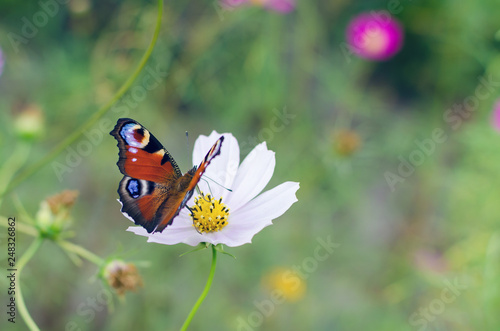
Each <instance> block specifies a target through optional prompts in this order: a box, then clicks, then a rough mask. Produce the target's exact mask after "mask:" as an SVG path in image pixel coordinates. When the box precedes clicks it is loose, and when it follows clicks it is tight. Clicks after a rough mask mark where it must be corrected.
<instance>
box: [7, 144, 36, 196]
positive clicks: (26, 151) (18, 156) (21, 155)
mask: <svg viewBox="0 0 500 331" xmlns="http://www.w3.org/2000/svg"><path fill="white" fill-rule="evenodd" d="M30 149H31V144H29V143H26V142H20V143H19V144H17V145H16V147H15V148H14V151H13V152H12V154H11V156H10V157H9V158H8V159H7V160H6V161H5V163H4V164H3V166H2V168H1V169H0V198H1V197H2V196H3V194H4V192H6V191H7V188H8V184H9V183H10V180H11V179H12V177H13V176H14V174H15V173H16V171H18V170H19V169H20V168H21V167H22V166H23V165H24V163H25V162H26V160H27V159H28V156H29V155H30ZM0 203H1V200H0Z"/></svg>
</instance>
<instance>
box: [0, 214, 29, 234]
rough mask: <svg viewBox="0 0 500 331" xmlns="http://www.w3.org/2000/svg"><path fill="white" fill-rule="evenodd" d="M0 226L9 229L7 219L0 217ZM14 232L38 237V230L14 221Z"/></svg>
mask: <svg viewBox="0 0 500 331" xmlns="http://www.w3.org/2000/svg"><path fill="white" fill-rule="evenodd" d="M0 226H3V227H6V228H7V227H9V223H8V222H7V217H4V216H0ZM16 231H19V232H22V233H25V234H27V235H30V236H33V237H36V236H38V230H37V229H36V228H35V227H33V226H31V225H28V224H24V223H20V222H17V221H16Z"/></svg>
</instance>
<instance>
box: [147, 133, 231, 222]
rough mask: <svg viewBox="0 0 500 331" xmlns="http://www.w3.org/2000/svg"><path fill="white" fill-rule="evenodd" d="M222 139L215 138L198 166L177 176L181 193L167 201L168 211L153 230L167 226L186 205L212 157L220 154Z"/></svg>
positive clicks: (222, 137)
mask: <svg viewBox="0 0 500 331" xmlns="http://www.w3.org/2000/svg"><path fill="white" fill-rule="evenodd" d="M223 141H224V136H221V137H220V138H219V139H217V141H216V142H215V144H214V145H213V146H212V147H211V148H210V150H209V151H208V153H207V155H206V156H205V158H204V159H203V161H202V162H201V163H200V165H199V166H198V167H194V168H193V169H191V170H189V171H188V172H187V173H185V174H184V175H183V176H182V177H181V178H179V180H178V182H179V185H178V186H179V187H181V188H182V189H181V190H180V192H181V194H179V195H178V196H176V199H172V200H170V201H169V202H172V205H170V206H169V213H167V214H166V215H165V218H164V219H163V220H162V222H161V223H160V224H159V225H158V227H157V229H156V231H155V232H161V231H163V229H165V227H167V226H168V225H170V224H171V223H172V220H173V219H174V218H175V216H177V215H178V214H179V212H180V211H181V209H182V208H184V207H185V206H186V203H187V202H188V200H189V199H190V198H191V196H192V195H193V191H194V189H195V188H196V185H197V184H198V182H199V181H200V179H201V176H202V175H203V173H204V172H205V170H206V168H207V166H208V165H209V164H210V162H211V161H212V160H213V159H214V157H216V156H217V155H219V154H220V150H221V147H222V142H223Z"/></svg>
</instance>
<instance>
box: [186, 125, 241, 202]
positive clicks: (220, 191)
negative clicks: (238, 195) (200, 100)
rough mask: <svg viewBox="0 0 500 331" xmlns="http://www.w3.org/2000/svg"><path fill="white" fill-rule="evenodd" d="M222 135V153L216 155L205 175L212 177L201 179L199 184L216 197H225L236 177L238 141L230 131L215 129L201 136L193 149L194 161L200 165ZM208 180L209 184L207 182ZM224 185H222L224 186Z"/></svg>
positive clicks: (238, 158)
mask: <svg viewBox="0 0 500 331" xmlns="http://www.w3.org/2000/svg"><path fill="white" fill-rule="evenodd" d="M221 135H224V141H223V143H222V147H221V152H220V155H218V156H217V157H215V158H214V159H213V160H212V162H211V163H210V165H209V166H208V167H207V170H206V171H205V175H204V177H208V178H210V179H206V180H201V181H200V183H199V186H200V188H201V190H202V191H203V192H204V193H210V192H211V193H212V195H213V196H214V197H216V198H220V197H225V196H226V195H227V194H228V192H229V191H228V190H226V189H225V188H224V187H227V188H230V187H231V186H232V184H233V180H234V177H235V175H236V172H237V171H238V166H239V164H240V148H239V146H238V141H237V140H236V138H235V137H234V136H233V135H232V134H230V133H223V134H219V133H217V132H216V131H213V132H212V133H211V134H210V136H208V137H207V136H203V135H202V136H200V137H198V139H197V140H196V142H195V145H194V150H193V163H194V164H195V165H199V164H200V163H201V161H202V160H203V159H204V158H205V156H206V155H207V153H208V151H209V150H210V148H211V147H212V145H213V144H214V143H215V141H216V140H217V139H219V137H220V136H221ZM207 182H208V184H207ZM221 185H222V186H224V187H222V186H221Z"/></svg>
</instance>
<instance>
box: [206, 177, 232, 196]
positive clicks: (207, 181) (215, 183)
mask: <svg viewBox="0 0 500 331" xmlns="http://www.w3.org/2000/svg"><path fill="white" fill-rule="evenodd" d="M205 177H206V179H205ZM202 179H204V180H205V182H207V184H208V181H207V179H210V180H211V181H212V182H214V183H215V184H217V185H219V186H220V187H222V188H223V189H225V190H228V191H229V192H233V190H231V189H230V188H227V187H225V186H224V185H222V184H221V183H219V182H217V181H215V180H213V179H212V178H210V177H208V176H207V175H203V177H202ZM208 187H210V184H208Z"/></svg>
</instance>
